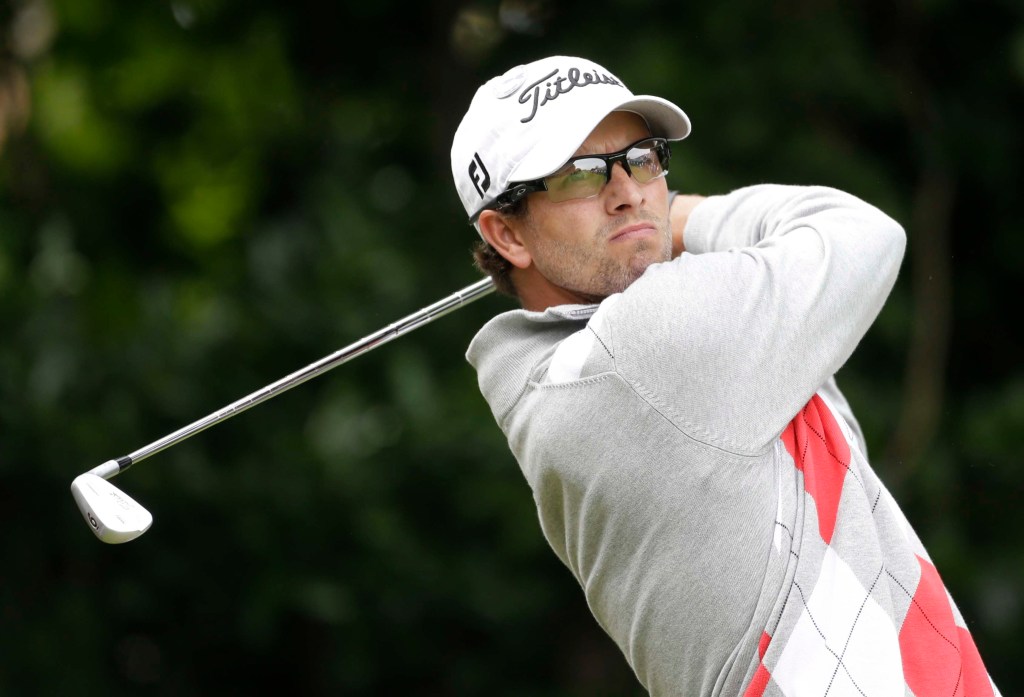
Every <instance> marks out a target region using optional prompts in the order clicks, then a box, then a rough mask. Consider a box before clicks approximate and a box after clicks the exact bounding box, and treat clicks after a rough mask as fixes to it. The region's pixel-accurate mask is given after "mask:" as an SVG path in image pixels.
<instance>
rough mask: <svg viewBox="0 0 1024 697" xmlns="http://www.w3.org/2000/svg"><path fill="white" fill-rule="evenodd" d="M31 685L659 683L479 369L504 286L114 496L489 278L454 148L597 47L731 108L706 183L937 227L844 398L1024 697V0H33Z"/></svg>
mask: <svg viewBox="0 0 1024 697" xmlns="http://www.w3.org/2000/svg"><path fill="white" fill-rule="evenodd" d="M0 26H2V28H3V34H2V41H3V43H2V54H0V328H2V330H3V346H2V348H0V502H2V507H3V520H4V522H5V526H6V527H5V532H4V535H3V542H2V543H0V544H2V558H0V559H2V569H0V613H2V614H0V628H2V629H3V631H2V639H0V642H2V643H0V694H4V695H64V694H78V695H135V694H153V695H195V694H215V693H216V694H253V695H255V694H269V693H271V692H272V691H273V692H277V691H278V690H279V689H280V688H279V687H278V686H284V687H285V689H287V691H288V693H289V694H303V695H337V694H354V695H359V694H390V693H399V692H404V693H413V694H437V695H479V694H500V695H538V696H540V695H636V694H640V690H639V689H638V687H637V683H636V681H635V679H634V678H633V677H632V675H631V673H630V672H629V670H628V668H627V666H626V664H625V661H624V660H623V659H622V658H621V656H619V654H618V652H617V649H616V648H615V647H614V645H613V644H612V643H611V642H610V641H609V640H608V639H607V638H606V637H604V636H603V635H602V634H601V633H600V631H599V630H598V628H597V626H596V624H595V623H594V622H593V620H592V618H591V617H590V615H589V611H588V610H587V607H586V605H585V603H584V601H583V597H582V594H581V593H580V591H579V589H578V588H577V587H576V585H575V582H574V581H573V579H572V578H571V576H570V574H569V573H568V571H566V570H565V569H564V568H562V567H561V565H560V564H559V562H558V561H557V559H556V558H555V557H554V555H553V554H552V553H550V551H549V550H548V549H547V547H546V544H545V542H544V540H543V538H542V537H541V534H540V531H539V528H538V524H537V521H536V515H535V512H534V509H533V504H532V500H531V497H530V493H529V490H528V488H527V486H526V484H525V483H524V481H523V479H522V476H521V474H520V473H519V471H518V468H517V465H516V463H515V461H514V460H513V459H512V458H511V456H510V455H509V454H508V452H507V450H506V448H505V446H504V442H503V438H502V437H501V434H500V432H499V431H498V429H497V427H496V426H495V425H494V423H493V421H492V419H491V416H490V412H489V410H488V408H487V407H486V405H485V404H484V402H483V400H482V399H481V398H480V396H479V395H478V393H477V391H476V385H475V375H474V374H473V371H472V369H471V368H470V367H469V366H468V365H467V364H466V363H465V361H464V358H463V354H464V351H465V348H466V346H467V344H468V342H469V340H470V339H471V338H472V336H473V334H474V332H475V331H476V329H477V328H478V327H479V326H480V325H481V324H482V323H483V322H484V321H486V319H487V318H489V317H490V316H492V315H493V314H495V313H496V312H499V311H501V310H504V309H508V308H510V307H512V304H511V303H510V302H509V301H507V300H504V299H499V298H497V297H489V298H486V299H484V300H481V301H479V302H477V303H476V304H474V305H472V306H470V307H468V308H466V309H463V310H460V311H459V312H458V313H456V314H453V315H450V316H449V317H446V318H444V319H442V320H440V321H439V322H437V323H435V324H433V325H430V326H429V327H426V328H424V329H422V330H420V331H418V332H417V333H416V334H414V335H412V336H409V337H405V338H403V339H401V340H400V341H398V342H395V343H393V344H390V345H388V346H386V347H383V348H381V349H379V350H377V351H375V352H374V353H372V354H370V355H368V356H364V357H362V358H360V359H359V360H358V362H357V363H353V364H350V365H348V366H345V367H343V368H341V369H339V370H338V371H335V372H334V373H331V374H329V375H327V376H325V377H322V378H320V379H318V380H316V381H314V382H311V383H308V384H306V385H304V386H302V387H300V388H298V389H296V390H293V391H292V392H289V393H287V394H286V395H283V396H281V397H279V398H277V399H275V400H274V401H272V402H270V403H268V404H265V405H263V406H261V407H259V408H258V409H255V410H253V411H250V412H247V413H246V414H244V415H242V416H239V417H237V418H236V419H234V420H232V421H230V422H228V423H226V424H223V425H221V426H218V427H216V428H215V429H212V430H210V431H207V432H205V433H203V434H202V435H199V436H196V437H194V438H192V439H191V440H189V441H187V442H185V443H184V444H182V445H179V446H177V447H175V448H173V449H172V450H169V451H166V452H165V453H161V454H160V455H158V456H156V457H154V458H152V459H151V460H149V461H147V462H145V463H143V464H140V465H139V466H138V467H137V468H135V469H133V470H131V472H129V473H127V474H126V475H124V476H123V477H121V478H119V479H118V480H117V482H116V483H117V484H118V486H120V487H122V488H124V489H125V490H126V491H127V492H128V493H129V494H130V495H132V496H134V497H136V498H137V499H139V500H140V501H141V502H143V503H144V505H146V506H147V507H148V508H149V509H150V510H151V511H152V512H153V513H154V515H155V523H154V527H153V528H152V530H150V532H148V533H147V534H146V536H145V537H143V538H142V539H140V540H138V541H136V542H133V543H131V544H128V545H123V546H105V545H103V544H101V543H99V542H98V541H96V540H95V539H94V538H93V536H92V535H91V534H90V533H89V531H88V530H87V528H86V526H85V524H84V523H83V521H82V520H81V518H80V516H79V513H78V511H77V509H76V508H75V506H74V503H73V502H72V499H71V496H70V494H69V492H68V486H69V484H70V482H71V480H72V478H73V477H74V476H75V475H77V474H79V473H80V472H82V471H85V470H86V469H89V468H91V467H93V466H94V465H96V464H99V463H100V462H102V461H104V460H107V459H110V458H112V457H116V456H120V455H123V454H126V453H128V452H130V451H132V450H135V449H137V448H139V447H141V446H142V445H145V444H147V443H149V442H151V441H153V440H155V439H157V438H159V437H160V436H163V435H165V434H167V433H169V432H171V431H173V430H175V429H177V428H178V427H180V426H182V425H184V424H186V423H189V422H191V421H193V420H195V419H197V418H199V417H201V416H204V415H206V414H207V413H210V412H212V411H214V410H216V409H218V408H220V407H221V406H223V405H225V404H227V403H229V402H231V401H233V400H235V399H236V398H238V397H240V396H242V395H244V394H247V393H249V392H251V391H253V390H255V389H257V388H258V387H261V386H263V385H265V384H267V383H269V382H271V381H273V380H275V379H277V378H279V377H281V376H283V375H285V374H287V373H289V372H291V371H292V370H294V369H296V368H299V367H301V366H303V365H305V364H307V363H309V362H311V361H313V360H315V359H317V358H320V357H321V356H323V355H326V354H328V353H330V352H332V351H334V350H335V349H337V348H339V347H341V346H344V345H346V344H348V343H350V342H352V341H354V340H356V339H358V338H360V337H362V336H364V335H366V334H368V333H370V332H371V331H373V330H375V329H377V328H379V327H381V326H383V325H385V324H387V323H389V322H392V321H394V320H396V319H398V318H399V317H401V316H404V315H405V314H408V313H410V312H412V311H414V310H417V309H419V308H421V307H423V306H425V305H427V304H429V303H430V302H433V301H434V300H435V299H437V298H440V297H441V296H443V295H446V294H448V293H449V292H452V291H454V290H456V289H458V288H461V287H463V286H464V285H467V284H469V283H471V282H472V281H474V280H475V279H476V278H477V276H476V272H475V271H474V270H473V268H472V266H471V262H470V255H469V248H470V246H471V244H472V242H473V240H474V239H475V234H474V232H473V231H472V230H471V229H470V228H469V227H468V226H467V225H466V224H465V222H464V220H465V216H464V214H463V212H462V210H461V207H460V205H459V203H458V198H457V196H456V194H455V192H454V188H453V185H452V184H451V177H450V169H449V161H448V149H449V147H450V142H451V136H452V134H453V132H454V130H455V127H456V125H457V123H458V120H459V118H460V117H461V114H462V113H463V111H464V109H465V108H466V106H467V105H468V103H469V99H470V97H471V95H472V93H473V91H474V90H475V88H476V86H477V85H478V84H479V83H480V82H482V81H484V80H485V79H487V78H488V77H490V76H492V75H495V74H498V73H500V72H502V71H504V70H505V69H507V68H508V67H511V66H512V65H515V64H517V63H521V62H524V61H528V60H532V59H534V58H538V57H541V56H543V55H547V54H553V53H567V54H577V55H586V56H588V57H590V58H593V59H595V60H597V61H598V62H601V63H603V64H605V65H606V66H607V67H608V68H609V69H610V70H612V71H613V72H615V73H617V74H618V75H619V76H620V77H622V78H623V79H624V80H625V81H626V83H627V84H628V85H629V86H630V87H631V88H632V89H633V90H634V91H635V92H646V93H655V94H659V95H662V96H665V97H667V98H669V99H672V100H673V101H675V102H677V103H678V104H680V105H681V106H683V108H684V109H686V110H687V112H688V113H689V114H690V116H691V118H692V120H693V122H694V133H693V135H692V136H691V138H690V139H688V140H686V141H684V142H683V143H682V144H680V145H678V146H677V147H676V148H675V157H674V158H673V168H672V173H671V175H670V184H671V185H672V186H673V187H674V188H678V189H680V190H682V191H686V192H695V193H705V194H707V193H721V192H725V191H728V190H730V189H731V188H734V187H737V186H742V185H745V184H751V183H759V182H765V181H774V182H783V183H798V184H809V183H816V184H827V185H832V186H837V187H839V188H842V189H846V190H848V191H850V192H852V193H854V194H857V195H859V196H861V197H863V198H865V199H867V200H869V201H871V202H873V203H875V204H876V205H878V206H880V207H881V208H883V209H884V210H886V211H887V212H888V213H890V214H891V215H893V216H894V217H895V218H897V219H898V220H900V221H901V222H903V223H904V225H905V226H906V227H907V229H908V233H909V236H910V245H909V249H908V255H907V259H906V262H905V265H904V268H903V271H902V274H901V277H900V280H899V283H898V285H897V287H896V289H895V291H894V293H893V296H892V298H891V300H890V301H889V303H888V305H887V307H886V309H885V310H884V312H883V314H882V316H881V317H880V318H879V320H878V322H877V323H876V325H875V326H874V328H873V329H872V330H871V332H870V334H869V335H868V337H867V338H866V339H865V340H864V342H863V344H862V346H861V348H860V349H859V351H858V353H857V354H856V355H855V356H854V358H853V359H852V361H851V362H850V364H849V365H848V366H847V367H846V368H844V369H843V371H842V373H841V374H840V384H841V385H842V386H843V387H844V388H845V390H846V391H847V394H848V397H849V398H850V400H851V402H852V403H853V404H854V407H855V409H856V410H857V412H858V414H859V416H860V419H861V421H862V425H863V426H864V428H865V431H866V433H867V438H868V441H869V448H870V451H871V453H872V455H873V461H874V463H875V466H876V468H877V469H878V471H879V473H880V474H881V476H882V478H883V479H884V480H885V481H886V482H887V484H888V485H889V486H890V488H891V489H892V490H893V491H894V493H895V495H896V497H897V499H898V500H899V501H901V503H902V504H903V506H904V509H905V510H906V512H907V514H908V516H909V517H910V519H911V521H912V522H913V523H914V524H915V526H916V527H917V529H918V531H919V532H920V533H921V535H922V537H923V538H924V540H925V543H926V545H927V546H928V548H929V550H930V552H931V554H932V556H933V558H934V560H935V561H936V563H937V565H938V568H939V570H940V572H941V573H942V574H943V576H944V578H945V580H946V582H947V585H948V586H949V587H950V589H951V591H952V593H953V595H954V596H955V597H956V598H957V600H958V602H959V604H960V606H961V609H962V610H963V614H964V615H965V617H966V618H967V621H968V623H969V626H970V628H971V629H972V631H973V633H974V636H975V639H976V641H977V643H978V645H979V647H980V649H981V653H982V655H983V657H984V658H985V660H986V662H987V664H988V666H989V669H990V671H991V673H992V675H993V677H994V678H995V680H996V681H997V684H999V685H1000V686H1001V688H1002V690H1003V692H1004V694H1005V695H1015V694H1022V692H1021V690H1020V688H1019V686H1020V685H1021V684H1022V679H1024V668H1022V665H1021V661H1020V660H1019V659H1020V656H1021V655H1022V652H1024V637H1022V629H1024V612H1022V602H1024V596H1022V579H1024V545H1022V544H1021V541H1020V535H1021V525H1020V517H1019V510H1020V509H1021V507H1022V505H1024V496H1022V493H1024V485H1022V484H1021V466H1020V461H1021V452H1022V449H1024V448H1022V446H1024V369H1022V365H1021V358H1020V356H1021V342H1020V340H1019V331H1018V324H1019V323H1020V317H1021V311H1020V309H1019V305H1018V303H1019V300H1020V296H1021V285H1020V281H1021V278H1022V270H1024V249H1022V246H1021V238H1022V234H1021V233H1022V232H1024V224H1022V216H1021V214H1020V212H1019V209H1020V205H1021V203H1020V200H1019V199H1020V190H1021V182H1022V181H1024V142H1022V141H1024V136H1022V132H1021V123H1022V121H1024V109H1022V106H1024V6H1022V5H1021V4H1020V3H1019V2H1011V1H1009V0H999V1H982V2H971V3H967V2H952V1H951V0H921V1H919V2H907V1H906V0H901V1H898V2H879V1H878V0H871V1H868V2H862V3H855V4H853V3H842V2H838V1H835V2H814V1H812V0H785V1H780V2H769V3H765V2H759V1H757V0H726V1H723V2H717V3H700V4H697V3H682V2H663V1H659V0H629V1H627V0H618V1H617V2H606V3H603V4H595V3H593V2H580V1H578V0H566V1H564V2H557V3H556V2H545V1H544V0H504V1H502V2H500V3H498V2H462V1H461V0H438V1H436V2H429V3H406V2H399V0H375V1H374V2H359V3H318V2H310V1H308V0H307V1H306V2H291V3H285V2H279V3H271V2H266V1H265V0H250V1H249V2H242V1H241V0H174V1H173V2H170V3H168V2H166V1H164V0H158V1H150V2H120V3H118V2H114V0H16V1H14V2H10V1H9V2H6V3H4V4H3V6H2V10H0Z"/></svg>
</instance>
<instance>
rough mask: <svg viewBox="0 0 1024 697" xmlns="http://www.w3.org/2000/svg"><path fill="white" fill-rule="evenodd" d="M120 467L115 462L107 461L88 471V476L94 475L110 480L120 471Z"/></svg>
mask: <svg viewBox="0 0 1024 697" xmlns="http://www.w3.org/2000/svg"><path fill="white" fill-rule="evenodd" d="M121 469H122V468H121V465H120V463H118V461H117V460H107V461H106V462H104V463H103V464H102V465H97V466H96V467H93V468H92V469H91V470H89V472H88V473H89V474H95V475H96V476H97V477H100V478H102V479H111V478H112V477H114V476H116V475H117V474H118V473H120V471H121Z"/></svg>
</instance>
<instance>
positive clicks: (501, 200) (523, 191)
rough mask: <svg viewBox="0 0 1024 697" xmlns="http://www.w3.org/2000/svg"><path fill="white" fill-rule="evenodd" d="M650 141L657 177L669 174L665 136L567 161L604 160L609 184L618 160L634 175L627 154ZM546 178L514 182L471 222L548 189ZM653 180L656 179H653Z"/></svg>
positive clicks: (627, 172)
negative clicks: (658, 165)
mask: <svg viewBox="0 0 1024 697" xmlns="http://www.w3.org/2000/svg"><path fill="white" fill-rule="evenodd" d="M648 141H653V143H654V145H653V146H652V147H651V150H654V152H655V153H657V155H658V161H659V162H661V168H662V170H663V171H662V174H661V175H660V177H657V178H661V177H664V176H665V175H666V174H668V162H669V160H670V159H671V157H672V148H671V147H669V143H668V141H667V140H665V139H664V138H652V137H650V136H648V137H647V138H641V139H640V140H638V141H636V142H635V143H633V144H632V145H628V146H626V147H625V148H623V149H622V150H619V151H618V152H612V153H607V154H605V155H597V154H595V155H580V156H579V157H573V158H571V159H570V160H569V161H568V162H566V164H569V163H571V162H574V161H575V160H584V159H586V160H604V163H605V171H604V183H605V184H607V183H608V182H609V181H611V178H612V167H614V166H615V163H616V162H621V163H622V169H624V170H625V171H626V175H627V176H630V177H632V176H633V172H632V170H631V169H630V168H629V158H628V157H627V155H628V153H629V151H630V150H632V149H633V148H635V147H636V146H638V145H640V144H641V143H646V142H648ZM563 166H564V165H563ZM548 176H551V175H548ZM545 179H547V177H542V178H540V179H534V180H532V181H527V182H516V183H514V184H512V185H511V186H510V187H509V188H507V189H505V190H504V191H502V192H501V193H500V194H498V195H497V196H496V197H495V199H494V200H493V201H492V202H491V203H488V204H487V205H486V206H484V207H483V208H481V209H480V210H478V211H477V212H476V213H474V214H473V216H472V217H471V218H470V219H469V224H470V225H472V224H473V223H475V222H476V221H477V218H479V217H480V214H481V213H483V212H484V211H488V210H491V211H493V210H501V209H502V208H508V207H509V206H512V205H515V203H516V202H518V201H519V200H521V199H522V198H523V197H524V196H526V195H527V194H532V193H536V192H538V191H547V190H548V185H547V183H546V182H545ZM651 181H654V180H653V179H652V180H651ZM645 183H646V182H645ZM602 188H603V186H602ZM588 198H590V197H588ZM568 200H574V199H568Z"/></svg>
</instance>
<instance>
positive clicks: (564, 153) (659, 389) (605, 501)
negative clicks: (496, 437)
mask: <svg viewBox="0 0 1024 697" xmlns="http://www.w3.org/2000/svg"><path fill="white" fill-rule="evenodd" d="M689 132H690V123H689V120H688V118H687V117H686V115H685V114H684V113H683V111H682V110H681V109H679V108H678V107H677V106H675V105H674V104H671V103H670V102H667V101H665V100H663V99H659V98H657V97H649V96H641V97H636V96H634V95H633V94H632V93H631V92H629V90H628V89H627V88H626V87H625V86H624V85H623V84H622V82H621V81H620V80H619V79H618V78H616V77H615V76H614V75H613V74H612V73H610V72H609V71H607V70H606V69H604V68H603V67H601V66H599V65H596V64H595V63H592V62H590V61H587V60H584V59H581V58H572V57H563V56H556V57H552V58H547V59H544V60H540V61H537V62H534V63H531V64H528V65H524V66H519V67H517V68H514V69H512V70H510V71H509V72H507V73H505V74H504V75H502V76H500V77H498V78H495V79H493V80H491V81H490V82H488V83H486V84H485V85H483V86H482V87H481V88H480V89H479V90H478V91H477V93H476V96H475V97H474V99H473V102H472V104H471V105H470V108H469V110H468V112H467V113H466V115H465V118H464V119H463V121H462V123H461V124H460V126H459V128H458V131H457V132H456V134H455V138H454V143H453V147H452V170H453V174H454V177H455V182H456V186H457V188H458V191H459V195H460V197H461V199H462V202H463V204H464V206H465V208H466V212H467V214H468V215H469V216H470V220H471V222H473V223H474V224H475V225H476V227H477V230H478V231H479V233H480V236H481V238H482V242H481V246H480V248H479V249H478V250H477V259H478V264H480V265H481V267H482V268H484V269H485V270H487V272H488V273H490V274H491V275H492V277H494V279H495V282H496V283H497V284H498V286H499V288H500V289H502V290H504V291H505V292H507V293H510V294H514V295H516V296H517V297H518V298H519V300H520V302H521V303H522V306H523V308H524V309H523V310H517V311H512V312H507V313H504V314H502V315H500V316H498V317H496V318H494V319H493V320H491V321H490V322H489V323H488V324H487V325H486V326H485V327H484V328H483V329H482V330H481V331H480V333H479V334H478V335H477V336H476V337H475V338H474V340H473V342H472V344H471V346H470V348H469V352H468V359H469V361H470V362H471V363H472V364H473V366H474V367H475V368H476V369H477V371H478V374H479V382H480V388H481V390H482V392H483V394H484V397H485V398H486V399H487V401H488V403H489V405H490V407H491V410H492V411H493V413H494V416H495V418H496V420H497V422H498V425H499V426H500V427H501V428H502V430H503V431H504V433H505V434H506V436H507V437H508V442H509V445H510V447H511V449H512V452H513V453H514V454H515V456H516V458H517V460H518V462H519V464H520V466H521V468H522V470H523V473H524V474H525V476H526V478H527V480H528V482H529V484H530V486H531V488H532V489H533V492H534V497H535V500H536V504H537V508H538V513H539V517H540V522H541V526H542V529H543V532H544V535H545V537H546V538H547V540H548V542H549V543H550V545H551V547H552V548H553V549H554V551H555V553H556V554H557V555H558V557H559V558H560V559H561V560H562V561H563V562H564V563H565V565H566V566H567V567H568V568H569V569H570V570H571V571H572V573H573V575H574V576H575V577H576V579H577V580H578V581H579V583H580V585H581V586H582V588H583V591H584V593H585V595H586V598H587V602H588V603H589V605H590V608H591V609H592V611H593V613H594V615H595V617H596V618H597V620H598V622H599V623H600V624H601V626H602V627H603V628H604V629H605V631H607V632H608V634H609V635H610V636H611V637H612V638H613V639H614V640H615V642H616V643H617V644H618V646H619V648H620V649H621V650H622V652H623V654H624V655H625V657H626V659H627V660H628V661H629V663H630V665H631V666H632V668H633V670H634V671H635V673H636V675H637V677H638V678H639V680H640V682H641V683H642V684H643V685H644V686H645V687H646V688H647V689H648V690H649V691H650V693H651V694H652V695H697V694H701V695H711V694H716V695H717V694H722V695H738V694H746V695H762V694H764V695H781V694H789V695H793V694H798V695H826V694H827V695H904V694H914V695H919V696H920V695H943V696H946V695H971V696H973V695H993V694H998V690H997V689H996V688H995V686H994V685H993V684H992V682H991V680H990V679H989V677H988V674H987V671H986V669H985V667H984V665H983V664H982V661H981V658H980V657H979V655H978V652H977V649H976V648H975V645H974V642H973V640H972V639H971V635H970V633H969V632H968V631H967V629H966V626H965V623H964V620H963V618H962V617H961V615H960V613H959V612H958V611H957V609H956V606H955V605H954V604H953V602H952V600H951V599H950V598H949V596H948V594H947V592H946V589H945V587H944V586H943V584H942V581H941V580H940V578H939V576H938V574H937V572H936V570H935V567H934V566H933V565H932V563H931V561H930V560H929V557H928V555H927V553H926V552H925V550H924V549H923V547H922V546H921V543H920V541H919V540H918V538H917V536H916V535H915V534H914V532H913V530H912V529H911V528H910V525H909V524H908V523H907V521H906V519H905V518H904V516H903V514H902V513H901V512H900V509H899V507H898V506H897V505H896V503H895V501H894V500H893V499H892V497H891V496H890V495H889V493H888V492H887V491H886V489H885V487H884V486H883V484H882V483H881V481H880V480H879V479H878V477H877V476H876V475H875V473H874V472H873V471H872V469H871V467H870V466H869V464H868V461H867V459H866V455H865V448H864V442H863V437H862V435H861V432H860V429H859V426H858V425H857V422H856V420H855V419H854V417H853V414H852V413H851V411H850V408H849V406H848V404H847V402H846V400H845V399H844V398H843V396H842V394H841V393H840V391H839V389H838V388H837V387H836V384H835V382H834V380H833V377H832V376H833V375H834V374H835V372H836V371H837V370H838V369H839V368H840V367H841V366H842V365H843V363H844V362H845V361H846V359H847V358H849V356H850V354H851V353H852V352H853V350H854V348H855V346H856V345H857V343H858V342H859V341H860V339H861V337H862V336H863V335H864V333H865V332H866V331H867V329H868V327H869V326H870V325H871V323H872V322H873V321H874V318H875V316H876V315H877V314H878V312H879V310H880V309H881V307H882V305H883V303H884V301H885V298H886V296H887V295H888V293H889V291H890V290H891V288H892V286H893V283H894V282H895V279H896V275H897V272H898V269H899V266H900V261H901V259H902V254H903V249H904V244H905V238H904V234H903V230H902V229H901V228H900V226H899V225H898V224H897V223H895V222H894V221H892V220H891V219H890V218H888V217H887V216H886V215H884V214H883V213H882V212H881V211H879V210H877V209H876V208H874V207H872V206H870V205H868V204H866V203H864V202H862V201H859V200H858V199H856V198H854V197H852V196H849V195H847V194H844V193H842V192H839V191H835V190H832V189H826V188H812V187H785V186H754V187H749V188H745V189H740V190H738V191H735V192H732V193H730V194H728V195H724V196H712V197H708V198H706V199H702V198H700V197H684V196H675V197H674V196H672V195H670V193H669V191H668V190H667V186H666V183H665V178H664V174H665V172H666V171H667V167H668V164H669V151H668V144H667V141H676V140H681V139H683V138H685V137H686V136H687V135H688V134H689Z"/></svg>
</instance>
